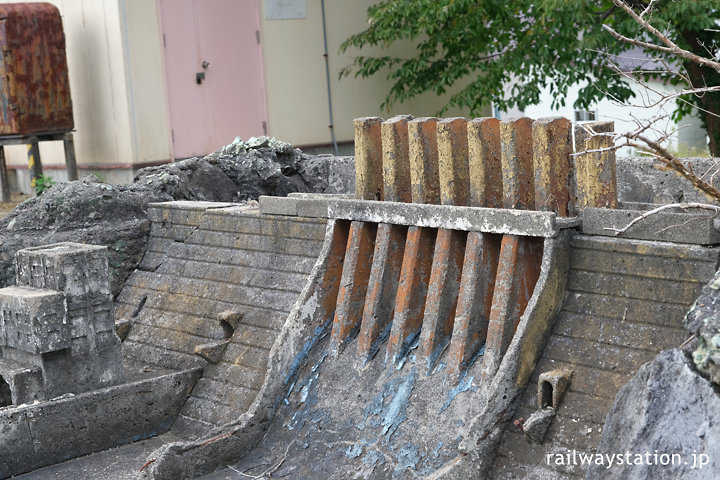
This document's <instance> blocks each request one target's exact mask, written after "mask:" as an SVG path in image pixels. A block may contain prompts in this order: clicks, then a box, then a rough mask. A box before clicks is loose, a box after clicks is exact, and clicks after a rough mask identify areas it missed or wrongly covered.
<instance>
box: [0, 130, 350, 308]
mask: <svg viewBox="0 0 720 480" xmlns="http://www.w3.org/2000/svg"><path fill="white" fill-rule="evenodd" d="M334 161H335V157H332V156H322V157H314V156H311V155H306V154H304V153H302V152H301V151H300V150H298V149H293V146H292V145H290V144H288V143H285V142H280V141H278V140H276V139H274V138H268V137H258V138H252V139H250V140H248V141H247V142H243V141H242V140H240V139H236V141H235V142H233V143H232V144H230V145H228V146H226V147H223V148H221V149H219V150H218V151H216V152H214V153H212V154H210V155H208V156H206V157H203V158H190V159H187V160H183V161H181V162H177V163H171V164H167V165H161V166H157V167H148V168H144V169H142V170H139V171H138V172H137V174H136V176H135V178H134V180H133V183H132V184H130V185H109V184H105V183H100V182H99V181H98V179H97V178H96V177H94V176H92V175H91V176H88V177H85V178H83V179H82V180H79V181H75V182H68V183H58V184H56V185H54V186H53V187H52V188H50V189H49V190H47V191H46V192H45V193H43V195H42V196H41V197H37V198H32V199H30V200H28V201H26V202H24V203H22V204H20V205H18V207H17V208H15V210H13V212H11V213H10V215H8V216H7V217H5V218H4V219H0V287H3V286H8V285H13V284H14V283H15V267H14V265H13V255H14V254H15V252H16V251H17V250H20V249H22V248H27V247H32V246H37V245H44V244H49V243H56V242H63V241H73V242H81V243H89V244H95V245H106V246H108V248H109V258H110V280H111V286H112V292H113V295H117V294H118V293H120V290H121V289H122V285H123V283H124V282H125V279H126V278H127V277H128V275H130V273H132V271H133V270H135V268H137V265H138V264H139V262H140V260H142V257H143V255H144V253H145V247H146V243H147V238H148V234H149V232H150V222H149V221H148V219H147V204H148V203H150V202H161V201H170V200H204V201H213V202H243V203H249V202H253V201H255V200H257V198H258V197H259V196H260V195H278V196H286V195H287V194H288V193H291V192H318V193H322V192H327V193H346V192H344V191H343V192H339V191H338V189H342V188H348V190H347V191H349V192H352V191H354V169H352V170H351V169H350V168H349V167H348V163H349V162H348V161H347V159H343V162H341V168H339V169H338V168H335V167H334V166H333V163H334ZM329 176H332V177H333V178H332V186H331V184H329V183H328V178H329ZM346 176H347V178H345V177H346Z"/></svg>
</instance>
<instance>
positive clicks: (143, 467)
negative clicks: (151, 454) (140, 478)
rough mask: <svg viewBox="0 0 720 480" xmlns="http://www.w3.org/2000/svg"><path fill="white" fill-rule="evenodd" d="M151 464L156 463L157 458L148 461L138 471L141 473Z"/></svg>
mask: <svg viewBox="0 0 720 480" xmlns="http://www.w3.org/2000/svg"><path fill="white" fill-rule="evenodd" d="M153 462H157V458H151V459H150V460H148V461H147V462H145V463H144V464H143V466H142V467H140V471H141V472H142V471H143V470H145V468H146V467H147V466H148V465H150V464H151V463H153Z"/></svg>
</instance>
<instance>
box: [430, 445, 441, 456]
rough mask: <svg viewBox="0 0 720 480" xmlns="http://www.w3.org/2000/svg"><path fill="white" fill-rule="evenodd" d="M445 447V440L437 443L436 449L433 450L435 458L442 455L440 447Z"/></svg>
mask: <svg viewBox="0 0 720 480" xmlns="http://www.w3.org/2000/svg"><path fill="white" fill-rule="evenodd" d="M442 447H443V442H438V443H437V444H436V445H435V450H433V451H432V456H433V458H438V457H439V456H440V449H441V448H442Z"/></svg>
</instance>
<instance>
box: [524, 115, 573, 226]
mask: <svg viewBox="0 0 720 480" xmlns="http://www.w3.org/2000/svg"><path fill="white" fill-rule="evenodd" d="M532 142H533V167H534V169H535V208H536V209H537V210H548V211H551V212H555V213H557V214H558V215H560V216H561V217H568V216H572V215H574V214H575V192H574V191H573V183H574V182H573V178H574V175H573V168H572V166H573V162H572V156H571V154H572V152H573V146H572V124H571V123H570V120H568V119H567V118H562V117H551V118H541V119H539V120H537V121H536V122H534V123H533V126H532Z"/></svg>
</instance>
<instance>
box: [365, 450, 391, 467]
mask: <svg viewBox="0 0 720 480" xmlns="http://www.w3.org/2000/svg"><path fill="white" fill-rule="evenodd" d="M360 460H362V462H363V463H364V464H365V465H371V466H373V467H374V466H375V465H376V464H378V465H382V464H383V463H385V455H383V453H382V452H381V451H380V450H368V451H367V452H366V453H365V456H363V457H362V458H361V459H360ZM378 462H379V463H378Z"/></svg>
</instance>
